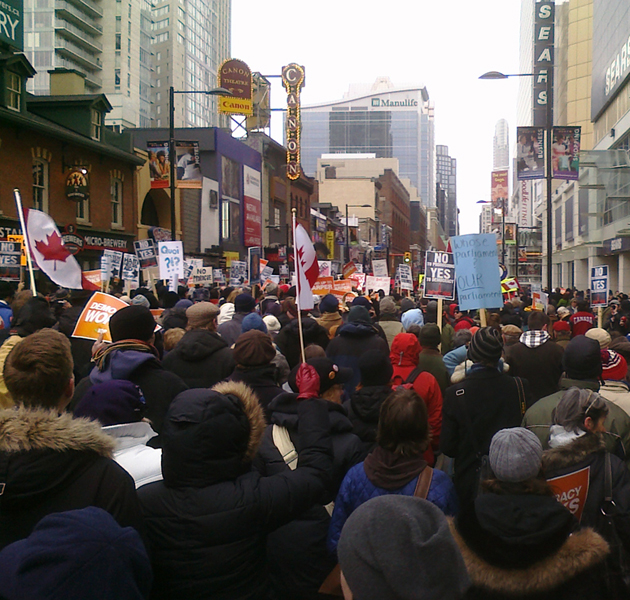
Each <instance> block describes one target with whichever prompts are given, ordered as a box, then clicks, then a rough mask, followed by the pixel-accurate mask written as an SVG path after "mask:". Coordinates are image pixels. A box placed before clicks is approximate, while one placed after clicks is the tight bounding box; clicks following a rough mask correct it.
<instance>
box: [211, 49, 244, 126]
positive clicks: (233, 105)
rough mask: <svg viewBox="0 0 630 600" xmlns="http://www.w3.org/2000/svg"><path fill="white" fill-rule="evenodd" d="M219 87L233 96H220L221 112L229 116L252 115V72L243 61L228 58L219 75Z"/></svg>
mask: <svg viewBox="0 0 630 600" xmlns="http://www.w3.org/2000/svg"><path fill="white" fill-rule="evenodd" d="M217 79H218V84H219V87H222V88H225V89H227V90H230V92H231V93H232V95H231V96H219V112H220V113H224V114H229V115H246V116H250V115H251V114H252V107H253V102H252V72H251V70H250V68H249V67H248V66H247V65H246V64H245V63H244V62H243V61H242V60H237V59H235V58H228V59H227V60H225V61H223V63H222V64H221V67H220V68H219V74H218V78H217Z"/></svg>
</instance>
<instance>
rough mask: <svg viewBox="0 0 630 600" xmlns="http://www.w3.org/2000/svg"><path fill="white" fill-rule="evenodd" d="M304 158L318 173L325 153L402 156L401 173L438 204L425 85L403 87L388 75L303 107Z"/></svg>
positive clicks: (304, 164) (430, 114)
mask: <svg viewBox="0 0 630 600" xmlns="http://www.w3.org/2000/svg"><path fill="white" fill-rule="evenodd" d="M301 116H302V141H301V160H302V168H303V169H304V172H305V173H306V174H307V175H310V176H314V175H315V173H316V171H317V159H318V158H320V157H321V155H322V154H363V153H371V154H375V155H376V158H397V159H398V162H399V165H400V171H399V175H400V177H401V178H404V177H407V178H409V179H410V180H411V183H412V185H414V186H415V187H417V188H418V190H419V193H420V196H421V198H422V202H423V204H424V205H425V206H435V162H434V161H435V158H434V154H435V142H434V125H433V107H432V105H431V103H430V102H429V94H428V92H427V90H426V88H425V87H405V88H397V87H395V86H394V85H393V84H392V82H391V81H390V80H389V78H387V77H382V78H379V79H377V80H376V82H375V83H374V85H372V86H359V85H351V86H350V89H349V91H348V93H346V94H345V97H344V99H343V100H338V101H336V102H328V103H324V104H319V105H314V106H303V107H302V111H301Z"/></svg>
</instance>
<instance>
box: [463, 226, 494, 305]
mask: <svg viewBox="0 0 630 600" xmlns="http://www.w3.org/2000/svg"><path fill="white" fill-rule="evenodd" d="M451 247H452V249H453V258H454V260H455V277H456V281H457V295H458V297H459V307H460V309H461V310H474V309H476V308H497V307H500V306H503V296H502V294H501V280H500V279H499V256H498V254H497V236H496V235H495V234H494V233H477V234H471V235H458V236H455V237H452V238H451Z"/></svg>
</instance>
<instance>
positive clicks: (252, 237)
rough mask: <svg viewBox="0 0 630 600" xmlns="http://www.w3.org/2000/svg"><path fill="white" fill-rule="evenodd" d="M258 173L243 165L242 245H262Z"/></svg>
mask: <svg viewBox="0 0 630 600" xmlns="http://www.w3.org/2000/svg"><path fill="white" fill-rule="evenodd" d="M261 198H262V195H261V181H260V172H259V171H256V170H255V169H252V168H250V167H248V166H247V165H243V243H244V245H245V246H247V247H250V246H261V245H262V202H261Z"/></svg>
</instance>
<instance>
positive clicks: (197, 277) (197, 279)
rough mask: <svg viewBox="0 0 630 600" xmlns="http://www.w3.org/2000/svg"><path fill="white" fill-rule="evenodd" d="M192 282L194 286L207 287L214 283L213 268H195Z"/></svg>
mask: <svg viewBox="0 0 630 600" xmlns="http://www.w3.org/2000/svg"><path fill="white" fill-rule="evenodd" d="M191 280H192V283H193V285H205V284H207V283H212V267H195V268H194V270H193V272H192V275H191Z"/></svg>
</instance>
